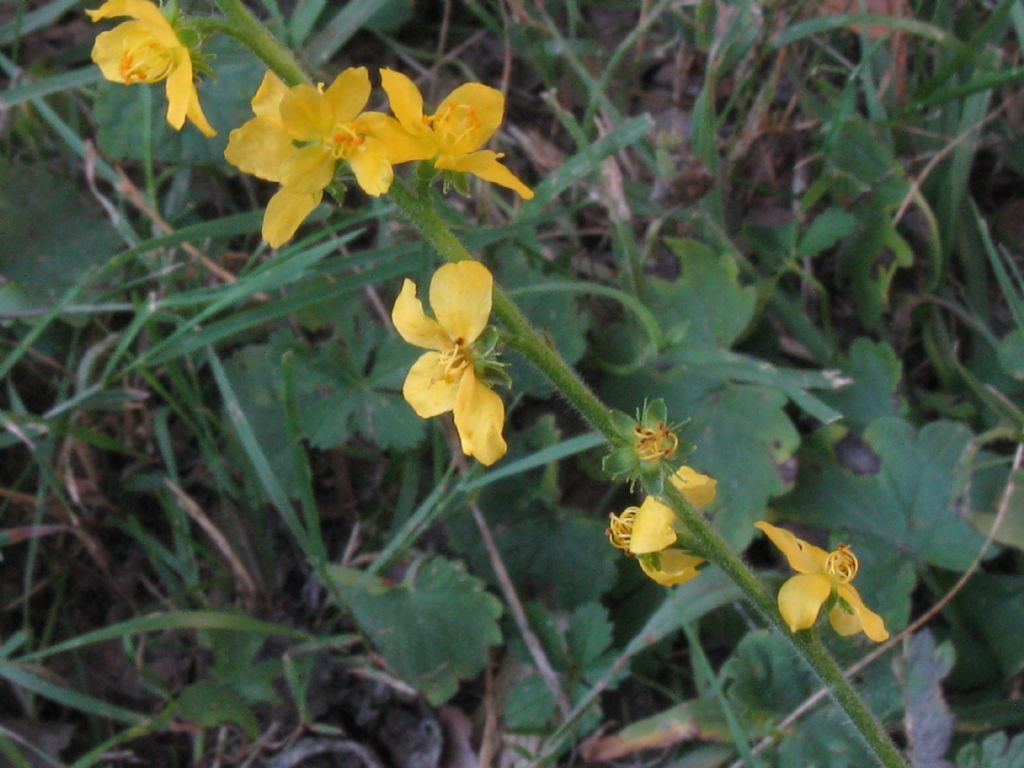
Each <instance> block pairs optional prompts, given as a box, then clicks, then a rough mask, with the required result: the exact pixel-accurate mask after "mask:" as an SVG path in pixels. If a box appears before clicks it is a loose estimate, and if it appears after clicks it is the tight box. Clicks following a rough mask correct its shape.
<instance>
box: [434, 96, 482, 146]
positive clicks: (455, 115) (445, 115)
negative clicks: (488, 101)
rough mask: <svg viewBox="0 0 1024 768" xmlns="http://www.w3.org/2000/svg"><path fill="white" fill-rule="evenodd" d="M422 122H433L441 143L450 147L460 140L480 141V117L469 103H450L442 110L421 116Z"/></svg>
mask: <svg viewBox="0 0 1024 768" xmlns="http://www.w3.org/2000/svg"><path fill="white" fill-rule="evenodd" d="M423 122H424V123H426V124H427V125H431V124H433V127H434V130H435V131H436V132H437V136H438V138H439V139H440V140H441V143H442V145H444V146H448V147H452V146H455V145H456V144H459V143H460V142H465V143H466V144H469V145H474V146H475V145H478V144H479V143H480V118H479V117H478V116H477V114H476V109H474V108H473V107H472V106H470V105H469V104H450V105H448V106H447V107H445V109H444V111H442V112H438V113H436V114H434V115H431V116H429V117H428V116H426V115H424V116H423Z"/></svg>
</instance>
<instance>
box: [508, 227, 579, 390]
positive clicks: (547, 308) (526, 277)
mask: <svg viewBox="0 0 1024 768" xmlns="http://www.w3.org/2000/svg"><path fill="white" fill-rule="evenodd" d="M495 280H496V281H497V282H498V283H499V284H500V285H501V286H502V287H503V288H505V290H508V291H512V292H514V291H515V289H516V288H521V287H538V286H543V285H544V284H545V283H546V282H547V281H548V277H547V276H546V275H545V274H544V273H543V272H540V271H539V270H536V269H534V268H533V267H531V266H530V265H529V264H528V263H527V261H526V257H525V256H524V255H523V252H522V251H521V250H520V249H518V248H512V247H508V248H503V249H502V251H501V254H500V256H499V258H498V262H497V269H496V270H495ZM516 304H517V305H518V306H519V308H520V309H521V310H522V312H523V314H525V315H526V317H527V319H528V320H529V321H530V323H531V324H532V325H533V327H534V328H536V329H537V330H538V331H540V333H541V334H543V335H544V337H545V338H546V339H547V340H548V341H550V342H551V344H552V345H553V346H554V347H555V349H557V350H558V352H559V353H560V354H561V355H562V357H563V358H564V359H565V361H566V362H567V363H569V364H570V365H572V364H574V363H576V362H578V361H579V359H580V358H581V357H583V352H584V351H585V350H586V347H587V343H586V333H587V325H588V321H589V314H587V313H586V312H583V311H581V309H580V308H579V307H577V304H576V300H575V299H574V298H573V296H572V295H571V294H569V293H540V294H535V295H524V296H518V297H517V298H516ZM505 361H506V362H508V363H509V368H508V373H509V375H510V376H511V377H512V381H513V386H514V389H515V392H516V393H526V394H530V395H536V396H539V397H546V396H548V395H550V394H552V393H553V392H554V387H553V386H552V384H551V383H550V382H549V381H548V380H547V378H546V377H545V376H544V375H543V374H542V373H540V371H538V370H537V369H536V368H534V366H533V365H531V364H530V363H528V362H527V361H526V360H524V359H523V358H522V357H521V356H519V355H506V356H505Z"/></svg>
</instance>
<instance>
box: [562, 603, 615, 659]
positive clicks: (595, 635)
mask: <svg viewBox="0 0 1024 768" xmlns="http://www.w3.org/2000/svg"><path fill="white" fill-rule="evenodd" d="M565 639H566V640H567V641H568V644H569V654H570V655H571V656H572V658H573V661H574V662H575V663H576V666H577V667H579V668H580V669H586V668H587V667H589V666H591V665H592V664H594V663H595V662H597V660H598V659H600V658H601V655H602V654H603V653H604V652H605V651H607V650H608V648H609V647H611V644H612V623H611V621H609V620H608V610H607V609H606V608H605V607H604V606H603V605H601V604H600V603H586V604H585V605H581V606H580V607H579V608H577V609H576V610H575V611H574V612H573V614H572V617H571V618H570V619H569V631H568V632H566V636H565Z"/></svg>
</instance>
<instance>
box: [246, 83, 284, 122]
mask: <svg viewBox="0 0 1024 768" xmlns="http://www.w3.org/2000/svg"><path fill="white" fill-rule="evenodd" d="M286 93H288V86H287V85H285V84H284V81H283V80H282V79H281V78H279V77H278V76H277V75H275V74H274V73H273V72H271V71H270V70H267V74H265V75H264V76H263V80H262V82H261V83H260V87H259V88H257V89H256V93H255V94H254V95H253V97H252V113H253V114H254V115H257V116H259V117H266V118H268V119H269V120H271V121H273V122H274V123H276V124H277V125H278V126H280V125H281V101H282V100H283V99H284V95H285V94H286Z"/></svg>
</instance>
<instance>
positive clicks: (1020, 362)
mask: <svg viewBox="0 0 1024 768" xmlns="http://www.w3.org/2000/svg"><path fill="white" fill-rule="evenodd" d="M996 354H997V355H998V356H999V365H1000V366H1001V367H1002V369H1003V370H1004V371H1006V373H1007V374H1009V375H1010V376H1012V377H1013V378H1015V379H1016V380H1017V381H1024V328H1016V329H1014V330H1012V331H1010V333H1008V334H1006V335H1005V336H1004V337H1003V338H1001V339H1000V340H999V346H998V347H997V348H996Z"/></svg>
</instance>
